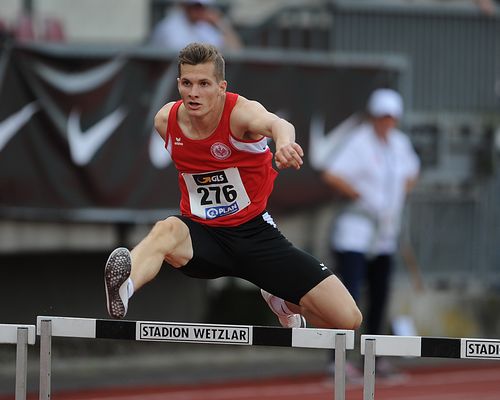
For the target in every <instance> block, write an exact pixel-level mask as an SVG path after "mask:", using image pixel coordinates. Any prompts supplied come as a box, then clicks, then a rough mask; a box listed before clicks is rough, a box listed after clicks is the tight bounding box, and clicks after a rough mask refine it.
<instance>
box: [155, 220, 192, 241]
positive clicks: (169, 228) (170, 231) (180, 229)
mask: <svg viewBox="0 0 500 400" xmlns="http://www.w3.org/2000/svg"><path fill="white" fill-rule="evenodd" d="M188 233H189V230H188V228H187V226H186V225H185V224H184V222H182V221H181V220H180V219H179V218H176V217H168V218H166V219H163V220H161V221H157V222H156V223H155V224H154V226H153V229H152V230H151V235H153V236H156V237H163V236H167V235H168V236H169V237H172V236H173V237H185V236H186V235H187V234H188Z"/></svg>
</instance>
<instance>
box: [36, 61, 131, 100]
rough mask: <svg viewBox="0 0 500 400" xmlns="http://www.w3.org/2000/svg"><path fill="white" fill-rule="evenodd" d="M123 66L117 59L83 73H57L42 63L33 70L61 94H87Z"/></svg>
mask: <svg viewBox="0 0 500 400" xmlns="http://www.w3.org/2000/svg"><path fill="white" fill-rule="evenodd" d="M124 65H125V60H124V59H123V58H118V59H115V60H112V61H110V62H107V63H105V64H103V65H99V66H97V67H95V68H91V69H89V70H86V71H83V72H72V73H68V72H63V71H58V70H56V69H54V68H52V67H49V66H47V65H44V64H42V63H36V64H35V68H34V69H35V71H36V72H37V74H38V75H39V76H40V77H41V78H42V79H43V80H45V81H46V82H47V83H49V84H51V85H52V86H53V87H55V88H57V89H59V90H60V91H62V92H63V93H67V94H75V93H84V92H89V91H91V90H93V89H96V88H98V87H100V86H102V85H103V84H104V83H105V82H107V81H108V80H110V79H111V78H113V76H115V75H116V74H117V73H118V71H119V70H120V69H121V68H122V67H123V66H124Z"/></svg>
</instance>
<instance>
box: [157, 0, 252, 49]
mask: <svg viewBox="0 0 500 400" xmlns="http://www.w3.org/2000/svg"><path fill="white" fill-rule="evenodd" d="M213 4H214V1H213V0H183V1H182V2H181V3H180V4H179V5H178V6H176V7H174V8H173V9H172V10H171V11H170V12H169V13H167V15H166V16H165V18H164V19H162V20H161V21H160V22H159V23H158V24H157V25H156V26H155V27H154V29H153V33H152V35H151V43H152V44H154V45H158V46H163V47H166V48H168V49H171V50H175V51H179V50H181V49H182V48H184V47H185V46H186V45H187V44H188V43H192V42H199V43H209V44H212V45H214V46H216V47H218V48H219V49H221V50H224V49H226V50H227V49H230V50H235V49H239V48H241V46H242V44H241V40H240V38H239V36H238V34H237V33H236V32H235V30H234V29H233V27H232V24H231V23H230V21H229V20H228V19H227V18H225V17H224V15H223V14H222V13H221V12H220V11H219V10H218V9H216V8H215V7H213Z"/></svg>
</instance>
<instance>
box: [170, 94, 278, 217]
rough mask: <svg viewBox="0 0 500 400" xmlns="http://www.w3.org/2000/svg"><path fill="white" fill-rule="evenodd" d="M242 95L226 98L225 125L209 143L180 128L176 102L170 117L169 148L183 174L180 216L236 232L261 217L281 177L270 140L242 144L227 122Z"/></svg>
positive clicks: (180, 181) (211, 136) (181, 176)
mask: <svg viewBox="0 0 500 400" xmlns="http://www.w3.org/2000/svg"><path fill="white" fill-rule="evenodd" d="M237 99H238V95H237V94H235V93H229V92H228V93H226V101H225V104H224V110H223V113H222V117H221V120H220V122H219V125H218V126H217V128H216V130H215V131H214V132H213V133H212V135H210V136H209V137H208V138H206V139H203V140H193V139H190V138H188V137H187V136H185V135H184V133H183V132H182V130H181V128H180V127H179V124H178V122H177V110H178V109H179V107H180V105H181V104H182V100H179V101H177V102H176V103H175V104H174V106H173V107H172V108H171V110H170V113H169V116H168V128H167V135H166V141H165V146H166V148H167V150H168V151H169V153H170V155H171V157H172V160H173V162H174V164H175V167H176V168H177V171H178V173H179V187H180V190H181V202H180V210H181V214H182V215H185V216H187V217H189V218H192V219H193V220H195V221H198V222H200V223H202V224H206V225H210V226H237V225H240V224H242V223H244V222H247V221H249V220H250V219H252V218H254V217H256V216H257V215H259V214H260V213H262V212H263V211H264V210H265V208H266V205H267V200H268V198H269V196H270V194H271V192H272V190H273V185H274V180H275V178H276V176H277V174H278V173H277V172H276V171H275V170H274V168H273V166H272V157H273V155H272V153H271V150H270V149H269V147H268V145H267V138H266V137H263V138H262V139H260V140H252V141H242V140H240V139H236V138H235V137H234V135H233V134H232V133H231V129H230V125H229V119H230V116H231V111H232V109H233V108H234V106H235V104H236V101H237Z"/></svg>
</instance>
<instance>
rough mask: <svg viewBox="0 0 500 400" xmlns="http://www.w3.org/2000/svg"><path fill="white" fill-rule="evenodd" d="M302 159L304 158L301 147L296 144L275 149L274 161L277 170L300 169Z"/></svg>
mask: <svg viewBox="0 0 500 400" xmlns="http://www.w3.org/2000/svg"><path fill="white" fill-rule="evenodd" d="M302 157H304V151H303V150H302V147H300V145H299V144H297V143H288V144H286V145H284V146H280V147H279V148H277V149H276V154H275V155H274V160H275V161H276V166H277V167H278V168H279V169H284V168H289V167H293V168H295V169H300V166H301V165H302V164H303V161H302Z"/></svg>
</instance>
